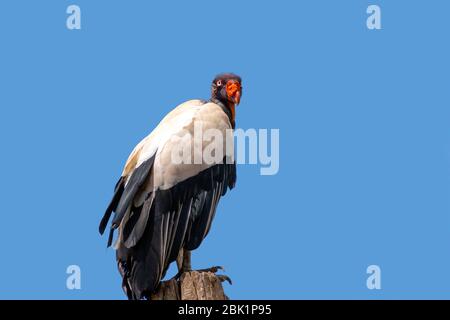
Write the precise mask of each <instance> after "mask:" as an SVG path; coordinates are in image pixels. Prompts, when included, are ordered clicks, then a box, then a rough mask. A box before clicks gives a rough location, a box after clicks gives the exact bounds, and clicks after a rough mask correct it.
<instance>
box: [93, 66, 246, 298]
mask: <svg viewBox="0 0 450 320" xmlns="http://www.w3.org/2000/svg"><path fill="white" fill-rule="evenodd" d="M241 95H242V86H241V78H240V77H239V76H237V75H234V74H220V75H218V76H217V77H216V78H215V79H214V80H213V82H212V86H211V99H210V100H209V101H204V100H190V101H187V102H184V103H182V104H181V105H179V106H178V107H176V108H175V109H173V110H172V111H171V112H170V113H169V114H167V115H166V116H165V117H164V118H163V119H162V121H161V122H160V123H159V124H158V126H157V127H156V128H155V129H154V130H153V131H152V132H151V133H150V134H149V135H148V136H147V137H146V138H144V139H143V140H142V141H141V142H140V143H139V144H138V145H137V146H136V147H135V148H134V150H133V151H132V152H131V154H130V156H129V158H128V160H127V162H126V164H125V167H124V169H123V172H122V175H121V177H120V178H119V181H118V182H117V184H116V187H115V190H114V195H113V197H112V200H111V202H110V204H109V206H108V208H107V209H106V212H105V214H104V216H103V218H102V220H101V222H100V226H99V231H100V234H103V233H104V231H105V229H106V227H107V225H108V221H109V220H110V217H111V215H112V213H114V215H113V218H112V222H111V226H110V232H109V239H108V247H109V246H110V245H111V244H112V240H113V233H114V230H116V229H117V230H118V235H117V240H116V242H115V246H114V247H115V249H116V260H117V264H118V269H119V272H120V274H121V276H122V279H123V281H122V287H123V290H124V291H125V294H126V295H127V297H128V298H129V299H143V298H150V295H151V294H152V293H154V292H155V291H156V289H157V287H158V285H159V283H160V281H161V280H162V279H163V278H164V276H165V273H166V271H167V269H168V267H169V265H170V263H172V262H173V261H175V260H177V264H178V269H179V274H181V273H182V272H186V271H190V270H191V265H190V251H192V250H194V249H196V248H198V247H199V245H200V244H201V242H202V241H203V239H204V238H205V237H206V235H207V234H208V232H209V230H210V228H211V223H212V220H213V218H214V215H215V213H216V208H217V205H218V203H219V200H220V198H221V197H222V196H223V195H225V193H226V192H227V189H228V188H229V189H232V188H233V187H234V185H235V183H236V163H235V161H234V157H233V154H232V153H233V148H231V152H230V148H229V147H228V148H227V147H225V146H224V149H226V150H223V151H224V153H223V155H224V157H223V158H221V159H220V160H219V161H215V162H211V161H208V162H207V161H203V160H202V159H203V157H202V155H200V162H199V161H197V162H196V161H195V160H194V161H192V162H190V161H184V162H181V163H180V161H173V154H174V153H177V152H178V151H177V150H184V149H186V146H187V148H188V149H189V150H191V151H192V153H193V154H191V157H192V158H195V157H196V156H198V155H197V154H195V153H196V152H197V153H198V152H201V153H203V152H204V151H205V148H206V147H207V145H208V144H207V143H205V141H206V140H208V138H205V137H204V136H202V135H199V134H196V132H195V130H198V129H199V128H201V130H202V132H205V131H207V130H208V129H214V130H216V132H220V133H222V136H223V137H224V136H226V135H227V134H229V132H231V134H232V130H233V129H234V127H235V106H236V105H237V104H239V101H240V98H241ZM194 129H195V130H194ZM199 139H200V140H202V141H199ZM209 140H211V139H209ZM231 140H232V139H231ZM199 143H200V146H201V147H200V148H195V147H194V146H198V145H199ZM224 145H225V143H224ZM183 148H184V149H183ZM220 151H222V150H220ZM188 154H189V153H188ZM197 159H198V158H197ZM214 269H215V270H217V269H216V268H214Z"/></svg>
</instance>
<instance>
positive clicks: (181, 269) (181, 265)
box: [174, 249, 192, 279]
mask: <svg viewBox="0 0 450 320" xmlns="http://www.w3.org/2000/svg"><path fill="white" fill-rule="evenodd" d="M177 267H178V273H177V274H176V275H175V277H174V278H175V279H179V278H180V277H181V275H182V274H183V273H185V272H189V271H192V266H191V252H190V251H188V250H184V249H181V250H180V252H179V253H178V257H177Z"/></svg>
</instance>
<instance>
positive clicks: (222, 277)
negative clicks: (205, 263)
mask: <svg viewBox="0 0 450 320" xmlns="http://www.w3.org/2000/svg"><path fill="white" fill-rule="evenodd" d="M216 277H217V278H219V280H220V282H225V281H227V282H228V283H229V284H231V285H232V284H233V282H232V281H231V279H230V277H228V276H225V275H222V274H219V275H216Z"/></svg>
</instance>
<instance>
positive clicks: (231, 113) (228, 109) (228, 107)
mask: <svg viewBox="0 0 450 320" xmlns="http://www.w3.org/2000/svg"><path fill="white" fill-rule="evenodd" d="M211 101H212V102H214V103H215V104H217V105H219V106H220V107H222V109H223V111H224V112H225V113H226V114H227V115H228V118H229V119H230V123H231V126H232V128H233V129H234V127H235V123H236V122H235V119H236V105H235V104H234V103H232V102H229V101H223V100H222V99H217V98H216V97H212V98H211Z"/></svg>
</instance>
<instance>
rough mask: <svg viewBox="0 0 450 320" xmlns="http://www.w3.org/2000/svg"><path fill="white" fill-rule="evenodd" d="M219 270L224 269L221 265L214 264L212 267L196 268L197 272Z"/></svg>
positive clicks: (214, 271)
mask: <svg viewBox="0 0 450 320" xmlns="http://www.w3.org/2000/svg"><path fill="white" fill-rule="evenodd" d="M219 270H221V271H225V268H224V267H222V266H214V267H211V268H207V269H200V270H197V271H198V272H212V273H214V274H215V273H217V272H218V271H219Z"/></svg>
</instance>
